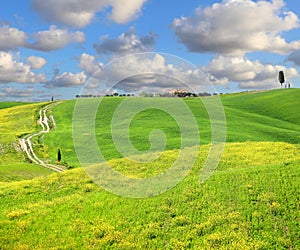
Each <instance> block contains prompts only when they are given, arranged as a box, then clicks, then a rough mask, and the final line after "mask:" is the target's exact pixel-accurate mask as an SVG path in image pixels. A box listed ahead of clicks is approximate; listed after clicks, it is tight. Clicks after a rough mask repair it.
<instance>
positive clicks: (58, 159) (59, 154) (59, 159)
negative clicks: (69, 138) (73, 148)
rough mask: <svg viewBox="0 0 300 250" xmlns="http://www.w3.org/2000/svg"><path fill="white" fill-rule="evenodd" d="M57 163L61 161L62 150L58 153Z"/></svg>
mask: <svg viewBox="0 0 300 250" xmlns="http://www.w3.org/2000/svg"><path fill="white" fill-rule="evenodd" d="M57 161H58V162H60V161H61V152H60V149H58V151H57Z"/></svg>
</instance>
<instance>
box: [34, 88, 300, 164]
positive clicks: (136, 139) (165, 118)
mask: <svg viewBox="0 0 300 250" xmlns="http://www.w3.org/2000/svg"><path fill="white" fill-rule="evenodd" d="M299 96H300V91H299V89H287V90H282V91H281V90H276V91H269V92H261V93H260V92H259V93H255V94H246V93H243V94H232V95H223V96H221V100H222V102H223V106H224V110H225V115H226V123H227V128H226V129H227V131H226V133H227V138H226V140H227V142H245V141H273V142H277V141H279V142H288V143H294V144H297V143H299V142H300V126H299V124H300V112H297V108H298V106H299V105H298V106H297V103H298V102H299V100H298V99H299ZM206 98H210V97H206ZM126 100H127V101H128V102H130V103H131V105H143V103H144V102H146V101H147V102H149V103H150V104H151V102H153V103H158V102H159V103H161V104H162V105H168V102H170V99H169V98H130V99H129V100H128V99H126ZM86 101H87V102H99V99H90V100H86ZM122 101H124V98H121V97H117V98H103V99H102V101H101V105H100V108H99V110H98V112H97V115H96V120H95V127H96V131H95V133H96V139H97V143H98V145H99V148H100V149H101V153H102V154H103V155H104V158H105V159H106V160H111V159H116V158H121V157H122V155H121V154H120V153H119V152H118V150H117V149H116V147H115V145H114V142H113V139H112V132H111V121H112V119H113V115H114V112H115V110H116V108H117V107H118V105H119V104H120V103H121V102H122ZM184 102H185V103H186V104H187V106H188V107H189V108H190V110H191V111H192V112H193V114H194V117H195V119H196V121H197V123H198V127H199V133H200V143H201V145H205V144H208V143H210V140H211V128H210V125H211V124H210V121H209V116H208V114H207V111H206V109H205V107H204V105H203V103H202V102H201V100H200V99H198V98H196V99H195V98H191V99H185V100H184ZM74 105H75V101H66V102H63V103H62V104H60V105H58V106H56V107H54V108H53V115H54V117H55V119H56V123H57V129H56V130H55V131H52V132H51V133H49V134H47V135H45V137H44V138H42V139H41V141H40V142H41V143H42V147H43V149H42V151H43V152H44V153H43V152H42V153H41V157H43V154H45V155H44V158H50V159H51V160H52V161H53V162H55V161H56V159H57V150H58V148H60V149H61V150H62V155H63V160H64V161H65V162H66V163H67V164H68V165H71V166H74V167H77V166H79V163H78V159H77V157H76V152H75V149H74V145H73V138H72V118H73V111H74ZM299 111H300V110H299ZM86 112H89V111H88V110H87V111H86ZM154 129H159V130H162V131H163V133H164V134H165V135H166V138H167V144H166V148H165V149H166V150H172V149H178V148H180V145H181V133H180V130H179V125H178V124H177V123H176V121H175V120H174V119H173V118H172V117H171V116H170V115H168V114H166V113H165V112H163V111H159V110H156V109H147V110H144V111H142V112H141V113H139V114H137V115H136V116H134V117H133V119H132V121H131V123H130V130H129V136H130V140H131V142H132V144H133V145H134V146H135V147H136V148H137V149H138V150H141V151H147V150H148V149H149V147H150V145H151V144H150V141H149V134H150V132H151V131H152V130H154ZM122 133H123V132H122V131H120V134H122ZM123 134H124V133H123ZM190 146H193V145H190Z"/></svg>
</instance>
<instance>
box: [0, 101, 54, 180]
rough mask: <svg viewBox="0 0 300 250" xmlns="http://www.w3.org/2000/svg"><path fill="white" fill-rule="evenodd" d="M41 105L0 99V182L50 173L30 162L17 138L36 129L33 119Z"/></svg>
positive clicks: (35, 118)
mask: <svg viewBox="0 0 300 250" xmlns="http://www.w3.org/2000/svg"><path fill="white" fill-rule="evenodd" d="M41 105H42V104H24V103H12V102H9V103H0V156H1V157H0V182H1V181H14V180H24V179H31V178H33V177H36V176H41V175H45V174H49V173H51V172H50V171H49V170H47V169H44V168H41V167H39V166H36V165H33V164H31V163H30V162H29V161H28V160H27V158H26V156H25V155H24V153H23V152H22V150H21V147H20V144H19V141H18V140H19V138H21V137H22V136H24V135H26V134H30V133H33V132H34V131H35V130H38V129H39V128H38V126H37V122H36V120H37V118H38V116H37V113H38V110H39V109H40V107H41Z"/></svg>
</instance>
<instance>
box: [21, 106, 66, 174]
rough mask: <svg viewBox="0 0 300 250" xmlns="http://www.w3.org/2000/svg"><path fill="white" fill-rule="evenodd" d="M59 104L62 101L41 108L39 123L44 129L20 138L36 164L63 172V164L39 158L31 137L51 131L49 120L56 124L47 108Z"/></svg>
mask: <svg viewBox="0 0 300 250" xmlns="http://www.w3.org/2000/svg"><path fill="white" fill-rule="evenodd" d="M58 104H60V102H55V103H51V104H49V105H47V106H45V107H43V108H42V109H41V110H40V112H39V120H38V123H39V124H40V125H41V127H42V130H41V131H39V132H37V133H34V134H31V135H27V136H26V137H24V138H22V139H20V145H21V147H22V149H23V151H24V152H25V153H26V154H27V156H28V158H29V159H30V160H31V161H32V162H34V163H35V164H37V165H40V166H42V167H45V168H49V169H51V170H53V171H56V172H62V171H64V170H65V168H64V167H63V166H59V165H54V164H48V163H46V162H44V161H43V160H41V159H39V158H38V157H37V156H36V154H35V153H34V150H33V147H32V143H31V139H32V138H33V137H35V136H39V135H41V134H45V133H49V131H50V127H49V120H50V119H51V120H52V124H54V126H55V122H54V118H53V116H51V117H50V118H49V117H47V110H48V109H51V108H52V107H53V106H55V105H58Z"/></svg>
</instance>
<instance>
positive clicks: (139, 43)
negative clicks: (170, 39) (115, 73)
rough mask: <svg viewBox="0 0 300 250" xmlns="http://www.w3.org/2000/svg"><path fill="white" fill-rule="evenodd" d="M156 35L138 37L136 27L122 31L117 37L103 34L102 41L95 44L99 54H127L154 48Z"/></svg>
mask: <svg viewBox="0 0 300 250" xmlns="http://www.w3.org/2000/svg"><path fill="white" fill-rule="evenodd" d="M155 38H156V35H155V34H153V33H150V34H148V35H146V36H142V37H138V35H137V34H136V30H135V28H134V27H131V28H130V29H129V30H128V31H126V32H124V33H122V34H121V35H120V36H118V37H117V38H109V37H108V36H103V37H101V38H100V42H99V43H98V44H95V45H94V48H95V49H96V50H97V52H98V53H99V54H101V53H103V54H117V55H125V54H132V53H138V52H145V51H150V50H152V48H153V46H154V44H155Z"/></svg>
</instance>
